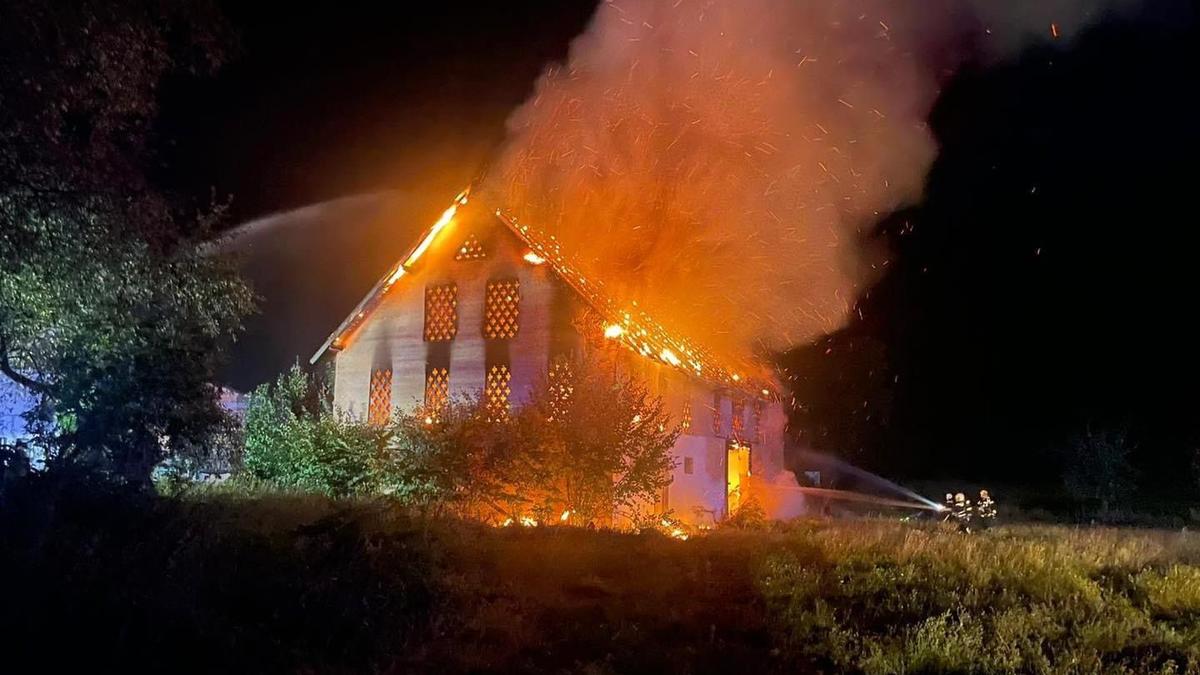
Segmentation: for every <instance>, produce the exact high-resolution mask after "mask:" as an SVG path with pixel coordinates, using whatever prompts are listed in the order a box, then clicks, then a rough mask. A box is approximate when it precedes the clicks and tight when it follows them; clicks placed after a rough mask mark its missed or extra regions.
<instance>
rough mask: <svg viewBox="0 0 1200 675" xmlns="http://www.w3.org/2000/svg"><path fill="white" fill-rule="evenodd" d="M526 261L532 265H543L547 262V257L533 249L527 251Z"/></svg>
mask: <svg viewBox="0 0 1200 675" xmlns="http://www.w3.org/2000/svg"><path fill="white" fill-rule="evenodd" d="M525 262H527V263H529V264H530V265H541V264H542V263H544V262H546V259H545V258H543V257H542V256H540V255H538V254H536V253H534V252H533V251H528V252H526V253H525Z"/></svg>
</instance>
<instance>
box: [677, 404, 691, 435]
mask: <svg viewBox="0 0 1200 675" xmlns="http://www.w3.org/2000/svg"><path fill="white" fill-rule="evenodd" d="M679 429H680V430H681V431H682V432H683V433H685V434H686V433H688V432H690V431H691V429H692V402H691V401H684V402H683V414H682V415H681V416H680V418H679Z"/></svg>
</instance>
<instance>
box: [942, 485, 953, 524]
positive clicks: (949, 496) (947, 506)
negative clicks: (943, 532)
mask: <svg viewBox="0 0 1200 675" xmlns="http://www.w3.org/2000/svg"><path fill="white" fill-rule="evenodd" d="M942 506H943V507H944V508H943V509H942V513H944V514H946V515H945V516H943V517H942V522H943V523H948V522H950V519H951V518H953V517H954V494H953V493H951V492H947V493H946V501H945V503H944V504H942Z"/></svg>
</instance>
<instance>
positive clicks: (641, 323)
mask: <svg viewBox="0 0 1200 675" xmlns="http://www.w3.org/2000/svg"><path fill="white" fill-rule="evenodd" d="M469 194H470V188H467V189H466V190H463V191H462V192H460V193H459V194H458V196H457V197H455V198H454V201H453V203H451V205H450V207H449V208H447V209H446V210H445V211H444V212H442V215H441V217H439V218H438V219H437V221H435V222H434V223H433V225H431V226H430V227H429V228H427V229H426V230H425V231H424V233H423V234H422V236H421V238H420V240H418V242H417V244H416V245H415V246H413V248H412V249H410V250H409V252H408V254H407V255H405V256H404V257H402V258H401V259H400V260H399V261H397V262H396V263H395V264H394V265H393V266H392V267H391V268H390V269H389V270H388V271H387V273H386V274H384V275H383V276H382V277H381V278H380V279H379V281H378V282H376V284H375V285H374V286H373V287H372V288H371V290H370V291H369V292H368V293H367V294H366V296H365V297H363V299H362V301H360V302H359V303H358V305H357V306H355V308H354V310H353V311H351V312H350V314H349V315H348V316H347V317H346V318H345V319H344V320H343V321H342V323H341V324H339V325H338V327H337V329H335V330H334V331H333V332H332V333H330V335H329V337H328V338H327V339H326V340H325V342H324V343H322V344H321V346H320V348H318V349H317V351H316V353H314V354H313V356H312V358H311V359H310V360H309V362H310V363H316V362H317V361H318V360H319V359H320V358H321V357H322V356H323V355H324V354H325V352H326V351H327V350H329V349H330V348H332V349H334V350H338V349H341V348H342V347H343V346H344V345H345V343H346V340H347V338H348V337H349V336H350V334H351V333H353V331H354V330H356V329H357V328H358V327H359V326H360V325H361V324H362V323H363V322H364V321H365V320H366V318H367V316H368V315H369V314H371V312H372V311H373V310H374V309H375V308H376V307H377V306H378V305H379V303H380V301H381V300H382V299H383V297H384V296H385V295H386V294H387V292H388V291H389V290H391V288H392V287H393V286H394V285H395V284H396V283H397V282H398V281H399V280H400V279H401V278H403V277H404V276H405V275H406V274H408V273H410V272H411V269H412V267H413V265H415V264H416V262H417V261H418V260H419V259H420V257H421V256H422V255H423V254H424V253H425V251H426V250H427V249H428V248H429V247H430V245H432V244H433V242H434V240H436V239H437V237H438V235H439V234H440V233H441V232H442V230H444V229H445V228H446V227H447V226H448V225H450V223H451V222H452V221H453V220H454V217H455V215H456V214H457V213H458V210H459V208H460V207H461V206H464V205H466V204H467V201H468V197H469ZM494 215H495V217H496V218H497V219H498V220H499V221H500V222H501V223H502V224H503V225H504V226H505V228H506V229H507V230H508V231H509V232H511V233H512V234H513V235H515V236H516V237H517V239H518V240H520V241H521V242H522V243H523V244H525V245H526V246H528V247H529V250H530V253H531V254H532V258H533V259H535V260H537V261H538V262H541V261H544V262H545V263H546V264H547V265H548V266H549V267H550V269H551V270H553V271H554V273H555V275H556V276H557V277H558V278H559V279H561V280H562V281H563V282H564V283H566V284H567V285H568V286H569V287H570V288H571V289H572V290H574V291H575V293H576V294H577V295H579V297H580V298H581V299H582V300H583V301H584V302H585V303H587V305H588V306H589V307H590V308H591V309H592V310H593V311H594V312H595V313H596V314H597V315H599V319H600V320H599V321H598V322H597V331H601V332H602V333H603V335H604V337H605V338H607V339H610V340H614V341H617V342H619V343H621V344H623V345H624V346H625V347H627V348H629V349H630V350H632V351H634V352H637V353H638V354H640V355H642V356H643V357H646V358H649V359H653V360H656V361H659V362H661V363H664V364H666V365H668V366H671V367H673V368H675V369H676V370H680V371H682V372H684V373H686V374H688V375H690V376H692V377H696V378H699V379H701V380H705V381H707V382H710V383H712V384H715V385H718V386H721V387H727V388H730V389H738V390H741V391H743V392H744V393H746V394H748V395H750V396H752V397H756V398H772V397H773V396H774V387H773V385H772V384H771V383H770V382H769V381H765V380H764V379H763V378H759V377H755V376H753V375H749V374H743V373H740V372H738V371H737V370H734V369H731V368H728V367H726V366H725V365H723V364H721V363H720V362H719V361H717V360H716V358H715V357H714V356H713V355H712V353H711V352H709V351H708V350H707V349H705V348H704V347H702V346H701V345H699V344H696V343H694V342H692V341H691V340H688V339H687V338H684V337H682V336H680V335H676V334H674V333H672V332H671V331H669V330H667V328H666V327H665V326H663V325H662V324H661V323H659V322H658V321H657V320H655V319H654V318H653V317H652V316H651V315H650V314H649V313H647V312H646V311H644V310H642V309H641V308H640V307H638V305H637V303H636V302H631V303H629V304H628V306H623V305H622V304H620V303H618V302H617V301H616V300H615V299H613V298H612V296H611V295H609V294H608V293H606V292H605V290H604V284H603V283H602V282H601V281H599V280H595V279H588V278H587V277H586V276H585V275H584V274H583V273H582V271H581V270H579V269H578V267H577V266H576V265H575V264H574V263H572V262H571V260H570V258H569V257H568V256H567V255H565V254H564V253H563V252H562V250H561V248H560V247H559V245H558V241H557V240H556V239H555V238H554V237H553V236H546V237H543V236H542V235H541V234H540V233H538V232H537V231H535V230H534V229H532V228H530V227H529V226H527V225H523V224H518V222H517V219H516V218H515V217H514V216H512V215H511V214H509V213H507V212H505V211H504V210H502V209H496V210H495V212H494ZM527 259H528V258H527ZM747 370H749V369H747Z"/></svg>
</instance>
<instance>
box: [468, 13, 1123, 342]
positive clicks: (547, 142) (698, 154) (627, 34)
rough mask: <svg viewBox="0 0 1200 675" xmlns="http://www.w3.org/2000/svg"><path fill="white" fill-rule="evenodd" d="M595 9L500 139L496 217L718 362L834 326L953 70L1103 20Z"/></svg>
mask: <svg viewBox="0 0 1200 675" xmlns="http://www.w3.org/2000/svg"><path fill="white" fill-rule="evenodd" d="M1016 4H1018V3H1016V2H1010V1H1009V0H992V1H985V0H909V1H903V0H737V1H733V0H729V1H720V0H663V1H661V2H658V1H652V0H610V1H605V2H602V3H601V4H600V6H599V7H598V9H597V11H596V14H595V16H594V18H593V20H592V23H591V25H590V27H589V28H588V29H587V31H586V32H585V33H584V34H582V35H581V36H580V37H579V38H577V39H576V41H575V42H574V43H573V44H572V47H571V51H570V56H569V59H568V61H567V63H565V64H564V65H557V66H554V67H551V68H549V69H548V70H547V71H546V72H545V73H544V74H543V75H542V77H541V79H540V80H539V82H538V84H537V86H536V90H535V92H534V95H533V96H532V97H531V98H530V100H528V101H527V102H526V103H525V104H524V105H523V106H522V107H521V108H520V109H518V110H517V111H516V112H515V113H514V115H513V116H512V118H511V119H510V121H509V132H510V133H509V139H508V143H507V146H506V147H505V149H504V150H503V152H502V154H501V156H500V158H499V159H498V161H497V162H496V164H495V165H494V166H493V167H492V168H491V170H490V171H489V175H488V178H487V181H486V182H485V185H484V189H485V191H486V192H488V193H489V203H495V204H497V205H502V206H503V207H504V208H505V209H506V210H508V211H509V212H511V213H512V214H514V215H515V216H517V218H518V219H519V221H520V222H521V223H523V224H527V225H529V226H531V227H533V228H536V229H540V230H542V231H543V232H545V233H547V234H551V235H553V236H555V237H556V238H557V239H558V240H559V241H560V243H561V244H562V247H563V249H564V250H566V251H568V252H570V253H571V254H572V255H573V257H574V258H576V262H577V263H578V264H580V265H582V266H583V267H584V269H587V270H589V271H590V272H591V273H592V274H594V275H596V276H597V277H599V278H601V279H603V280H604V282H605V283H606V284H608V285H609V287H610V288H613V289H614V290H615V291H616V294H617V295H618V297H619V298H621V299H622V300H623V301H627V302H632V301H636V302H638V304H639V305H641V306H642V307H644V308H646V309H648V310H649V311H651V312H652V313H653V314H655V315H657V316H658V317H660V318H661V320H663V322H664V323H666V324H667V325H669V326H674V327H676V328H677V329H680V330H682V331H684V332H685V333H686V334H688V335H690V336H691V337H693V338H696V339H698V340H699V341H700V342H701V343H705V344H709V345H711V346H712V347H714V348H715V349H717V350H718V351H730V350H735V349H736V350H739V351H744V350H746V349H747V348H749V349H752V350H755V351H762V350H770V349H778V348H782V347H786V346H789V345H794V344H798V343H802V342H805V341H808V340H812V339H814V338H815V337H818V336H820V335H822V334H824V333H827V332H829V331H832V330H834V329H836V328H837V327H838V326H840V325H841V324H842V323H843V322H844V321H845V319H846V316H847V313H848V312H849V311H850V309H851V307H852V305H853V302H854V300H855V298H856V297H857V295H858V293H859V292H860V290H861V289H862V288H863V287H864V285H866V284H869V283H870V282H871V281H872V280H873V279H874V278H875V276H876V275H877V273H878V271H879V269H880V268H881V267H882V265H883V264H885V263H884V261H882V260H881V259H880V258H879V257H878V256H873V255H871V254H870V252H869V251H866V250H865V249H864V245H863V243H864V238H865V235H866V234H867V233H868V232H869V231H870V229H871V227H872V225H873V224H874V223H875V222H876V221H877V220H878V218H879V217H880V216H882V215H884V214H886V213H887V212H889V211H892V210H894V209H897V208H899V207H902V206H904V205H906V204H908V203H912V202H914V201H916V200H918V199H919V198H920V195H921V189H922V184H923V182H924V178H925V174H926V171H927V170H928V168H929V165H930V163H931V162H932V160H933V158H934V156H935V154H936V147H935V143H934V140H933V138H932V137H931V135H930V133H929V130H928V129H927V128H926V125H925V119H926V116H927V115H928V113H929V110H930V108H931V106H932V105H933V103H934V101H935V99H936V97H937V94H938V91H939V87H940V86H941V85H942V84H944V83H945V81H946V80H947V78H948V77H950V76H951V75H952V74H953V73H954V71H955V70H956V69H957V68H959V67H960V66H961V64H963V63H964V62H966V61H968V60H975V61H982V60H992V59H998V58H1004V57H1006V56H1008V55H1011V54H1012V53H1013V52H1014V51H1015V50H1019V49H1020V48H1022V47H1024V46H1027V45H1029V44H1030V43H1031V42H1033V41H1036V40H1050V39H1058V40H1068V39H1070V37H1071V35H1072V34H1073V33H1074V32H1076V31H1078V30H1079V29H1080V28H1082V27H1083V26H1085V25H1086V24H1087V23H1088V22H1090V21H1093V20H1095V19H1096V18H1098V17H1099V16H1101V15H1103V14H1104V13H1105V12H1106V11H1108V10H1109V9H1110V8H1109V5H1108V4H1105V3H1100V2H1092V3H1083V2H1077V1H1076V2H1070V1H1067V0H1031V1H1030V2H1027V3H1020V4H1024V5H1029V7H1027V8H1024V9H1019V8H1016V7H1014V6H1013V5H1016Z"/></svg>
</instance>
